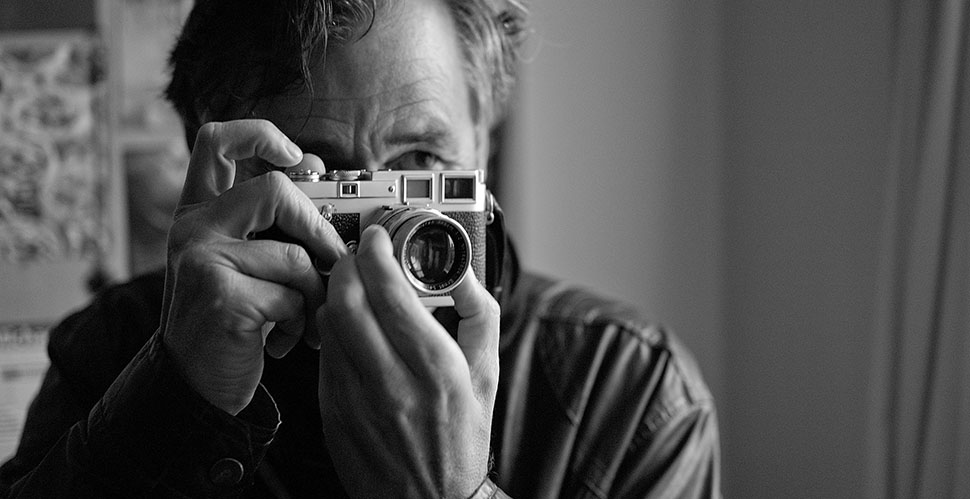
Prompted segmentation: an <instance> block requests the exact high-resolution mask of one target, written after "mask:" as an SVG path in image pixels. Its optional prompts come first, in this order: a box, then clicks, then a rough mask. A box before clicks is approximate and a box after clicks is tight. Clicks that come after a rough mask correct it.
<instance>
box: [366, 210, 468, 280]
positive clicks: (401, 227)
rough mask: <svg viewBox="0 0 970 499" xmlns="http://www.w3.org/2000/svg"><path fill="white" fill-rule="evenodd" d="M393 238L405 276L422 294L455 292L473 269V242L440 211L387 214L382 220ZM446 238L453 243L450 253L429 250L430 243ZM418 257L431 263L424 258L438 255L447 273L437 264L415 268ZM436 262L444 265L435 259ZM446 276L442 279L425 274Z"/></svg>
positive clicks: (397, 211)
mask: <svg viewBox="0 0 970 499" xmlns="http://www.w3.org/2000/svg"><path fill="white" fill-rule="evenodd" d="M378 223H379V224H380V225H382V226H383V227H384V228H385V229H387V233H388V234H389V235H390V237H391V241H392V243H393V246H394V256H395V257H396V258H397V259H398V262H399V263H400V265H401V268H402V269H403V270H404V275H405V276H406V277H407V279H408V281H409V282H410V283H411V285H413V286H414V287H415V288H416V289H417V290H418V291H420V292H421V293H424V294H427V295H442V294H446V293H449V292H451V291H452V290H453V289H455V288H456V287H457V286H458V284H459V283H461V279H462V277H464V275H465V273H466V272H467V271H468V268H469V266H471V240H470V238H469V237H468V233H467V232H466V231H465V228H464V227H462V226H461V224H459V223H458V222H456V221H454V220H452V219H451V218H448V217H446V216H445V215H442V214H441V213H440V212H438V211H437V210H431V209H424V208H399V209H396V210H393V211H392V212H390V213H388V214H386V215H384V216H383V217H381V219H380V220H379V221H378ZM442 235H443V236H445V237H446V238H447V241H448V242H449V243H450V244H449V247H448V249H447V251H446V253H447V254H444V253H443V252H442V248H441V247H433V248H429V247H428V246H429V241H432V240H434V239H437V241H439V242H440V241H443V239H442V238H441V236H442ZM415 255H418V258H417V260H418V261H419V262H418V263H421V262H425V263H426V262H427V258H421V257H422V256H425V257H426V256H430V255H434V256H437V257H443V258H445V261H446V264H445V265H444V266H445V267H446V268H444V269H443V270H442V269H440V268H436V266H435V265H432V266H430V267H431V268H429V269H424V268H423V267H422V266H421V265H418V266H417V267H416V266H415V260H416V259H415ZM435 262H436V263H440V262H439V261H438V260H437V259H435ZM426 271H427V272H428V274H435V273H438V274H443V275H440V276H437V277H436V276H431V277H430V278H429V276H428V275H421V274H422V273H423V272H426Z"/></svg>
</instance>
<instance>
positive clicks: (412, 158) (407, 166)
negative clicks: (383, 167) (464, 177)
mask: <svg viewBox="0 0 970 499" xmlns="http://www.w3.org/2000/svg"><path fill="white" fill-rule="evenodd" d="M387 167H388V168H390V169H392V170H445V169H447V165H446V164H445V161H444V160H443V159H441V157H440V156H438V155H437V154H434V153H430V152H427V151H409V152H406V153H404V154H402V155H400V156H398V157H396V158H394V159H393V160H391V161H390V162H389V163H388V164H387Z"/></svg>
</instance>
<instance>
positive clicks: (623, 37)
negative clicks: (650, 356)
mask: <svg viewBox="0 0 970 499" xmlns="http://www.w3.org/2000/svg"><path fill="white" fill-rule="evenodd" d="M534 5H535V8H534V11H535V21H536V22H535V24H536V26H537V38H538V40H539V49H538V50H537V51H535V55H534V58H533V61H532V62H531V63H529V64H527V65H526V68H525V70H526V72H525V80H524V88H523V95H522V101H521V107H520V109H519V121H518V123H517V131H518V133H519V135H518V136H517V137H516V140H515V144H514V147H513V148H512V149H513V155H512V156H513V158H514V160H513V162H512V172H510V173H508V174H506V175H505V180H506V181H507V183H506V185H507V186H508V187H509V188H507V189H506V190H505V191H504V196H505V197H506V199H503V200H502V201H503V204H504V205H505V207H506V209H507V211H509V212H511V214H510V218H511V219H512V225H513V229H514V231H515V233H516V236H517V238H518V241H519V244H520V247H521V249H522V253H523V255H524V260H525V263H526V264H527V265H528V266H529V267H532V268H536V269H540V270H542V271H546V272H550V273H553V274H556V275H560V276H564V277H567V278H569V279H570V280H573V281H577V282H581V283H585V284H587V285H589V286H591V287H594V288H596V289H600V290H602V291H604V292H606V293H608V294H612V295H616V296H620V297H623V298H625V299H627V300H631V301H633V302H634V303H635V304H636V305H638V306H639V307H640V308H641V309H642V310H643V311H644V313H645V314H646V315H647V316H649V317H652V318H656V319H659V320H661V321H663V322H664V323H667V324H669V325H671V326H673V327H674V329H675V330H677V331H678V332H679V334H680V335H681V336H682V337H683V338H684V339H685V341H686V343H688V345H689V346H690V347H691V348H692V349H693V350H694V352H695V354H696V356H697V357H698V359H699V360H700V362H701V363H702V365H703V368H704V371H705V374H706V376H707V378H708V381H709V382H710V384H711V385H712V386H713V388H714V392H715V396H716V397H717V399H718V404H719V408H720V411H721V413H720V415H721V418H720V419H721V425H722V433H723V442H724V450H725V463H724V471H725V484H724V490H725V492H726V494H727V496H728V497H744V498H775V497H786V498H787V497H806V498H816V497H861V496H863V495H864V491H865V490H866V489H865V481H864V480H865V476H866V461H867V458H866V455H865V450H866V440H865V438H866V432H865V428H866V426H867V419H866V418H867V415H868V412H867V406H866V404H867V402H868V397H869V394H868V389H869V386H870V383H869V375H870V371H871V370H870V366H871V359H870V351H871V349H872V344H873V341H872V340H873V334H872V328H873V324H872V319H873V318H872V312H873V301H874V296H875V293H874V292H875V275H876V262H877V261H878V251H879V248H878V246H877V244H878V241H879V238H880V230H881V227H882V224H883V214H882V208H883V203H884V199H883V194H884V188H885V187H886V178H887V172H886V170H885V162H886V161H885V160H886V154H887V139H888V126H889V123H888V118H889V113H888V109H889V97H890V96H889V83H890V76H889V67H890V62H891V58H890V33H891V4H890V0H872V1H866V2H839V1H835V0H823V1H817V2H798V1H784V2H777V1H769V0H761V1H759V0H738V1H733V2H717V1H715V0H681V1H675V0H617V1H589V0H587V1H577V0H558V1H556V0H535V2H534ZM516 162H517V163H516ZM516 165H519V166H518V169H516Z"/></svg>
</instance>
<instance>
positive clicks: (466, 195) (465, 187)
mask: <svg viewBox="0 0 970 499" xmlns="http://www.w3.org/2000/svg"><path fill="white" fill-rule="evenodd" d="M445 199H446V200H462V201H474V200H475V179H474V178H472V177H458V178H445Z"/></svg>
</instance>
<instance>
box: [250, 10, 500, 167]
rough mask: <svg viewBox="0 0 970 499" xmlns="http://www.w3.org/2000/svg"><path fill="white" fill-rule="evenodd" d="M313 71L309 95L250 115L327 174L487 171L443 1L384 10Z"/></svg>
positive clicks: (270, 102) (273, 102) (481, 130)
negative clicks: (311, 158)
mask: <svg viewBox="0 0 970 499" xmlns="http://www.w3.org/2000/svg"><path fill="white" fill-rule="evenodd" d="M311 70H312V82H313V95H312V96H311V95H310V94H309V93H308V92H302V93H299V94H293V95H284V96H279V97H276V98H272V99H267V100H264V101H262V102H261V103H260V104H259V105H257V107H256V109H255V114H256V116H257V117H259V118H265V119H268V120H270V121H272V122H273V123H274V124H276V126H277V127H279V128H280V129H281V130H282V131H283V132H284V133H285V134H286V135H287V136H288V137H290V138H291V139H292V140H294V141H295V142H296V143H297V144H298V145H299V146H300V147H301V148H302V149H303V151H304V153H312V154H315V155H317V156H319V157H320V158H322V159H323V161H324V163H325V165H326V169H327V170H338V169H343V170H350V169H354V170H365V169H366V170H377V169H386V168H391V169H433V170H452V169H457V170H463V169H476V168H484V167H485V159H486V158H487V154H488V151H487V131H486V130H485V127H484V126H481V125H480V124H478V123H475V120H474V119H473V116H472V114H471V109H472V106H471V95H470V91H469V88H468V85H467V83H466V79H465V76H464V72H463V70H462V56H461V50H460V47H459V44H458V37H457V34H456V32H455V27H454V25H453V22H452V20H451V17H450V14H449V13H448V11H447V7H446V6H445V5H443V4H442V3H441V1H440V0H405V1H402V2H388V3H385V4H383V10H381V11H378V17H377V19H376V21H375V24H374V26H373V27H372V28H371V30H370V31H369V32H368V33H367V34H366V36H364V37H363V38H361V39H359V40H357V41H354V42H352V43H348V44H343V45H340V46H331V48H330V49H329V51H328V53H327V57H326V61H325V64H321V63H318V64H316V66H314V67H312V68H311ZM310 163H311V162H310V161H309V160H307V161H305V166H310V167H313V166H317V165H314V164H310Z"/></svg>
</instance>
